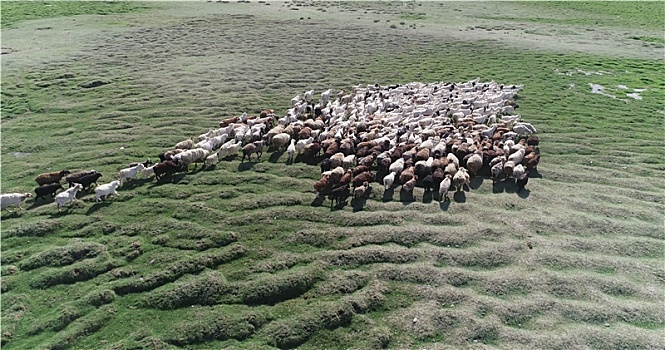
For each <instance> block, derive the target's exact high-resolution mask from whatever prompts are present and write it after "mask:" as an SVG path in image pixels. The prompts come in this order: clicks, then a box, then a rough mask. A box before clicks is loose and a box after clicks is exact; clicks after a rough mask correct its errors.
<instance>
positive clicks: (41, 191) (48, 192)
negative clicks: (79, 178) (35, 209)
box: [35, 182, 63, 202]
mask: <svg viewBox="0 0 665 350" xmlns="http://www.w3.org/2000/svg"><path fill="white" fill-rule="evenodd" d="M61 189H63V188H62V185H61V184H60V183H59V182H56V183H52V184H48V185H42V186H39V187H37V188H35V194H36V195H37V197H35V202H36V201H37V200H38V199H39V198H43V197H46V196H51V197H55V193H56V192H57V191H58V190H61Z"/></svg>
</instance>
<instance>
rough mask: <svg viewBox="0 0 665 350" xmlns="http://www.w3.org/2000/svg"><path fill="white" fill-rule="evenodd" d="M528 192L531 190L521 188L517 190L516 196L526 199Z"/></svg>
mask: <svg viewBox="0 0 665 350" xmlns="http://www.w3.org/2000/svg"><path fill="white" fill-rule="evenodd" d="M530 194H531V191H529V190H528V189H526V188H525V189H523V190H521V191H518V192H517V196H518V197H520V198H522V199H527V198H529V195H530Z"/></svg>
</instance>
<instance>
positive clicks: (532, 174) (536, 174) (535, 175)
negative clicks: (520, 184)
mask: <svg viewBox="0 0 665 350" xmlns="http://www.w3.org/2000/svg"><path fill="white" fill-rule="evenodd" d="M529 178H532V179H542V178H543V174H541V173H539V172H538V169H531V170H529Z"/></svg>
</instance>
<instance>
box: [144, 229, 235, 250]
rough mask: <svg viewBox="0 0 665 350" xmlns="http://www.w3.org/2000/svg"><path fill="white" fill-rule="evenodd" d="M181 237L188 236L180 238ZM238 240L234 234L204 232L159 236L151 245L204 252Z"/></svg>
mask: <svg viewBox="0 0 665 350" xmlns="http://www.w3.org/2000/svg"><path fill="white" fill-rule="evenodd" d="M182 236H190V237H191V238H190V237H188V238H181V237H182ZM237 240H238V235H237V233H235V232H205V233H203V234H198V235H182V234H181V235H176V236H175V237H174V236H173V235H171V234H165V235H160V236H157V237H155V238H153V239H152V243H153V244H158V245H161V246H163V247H170V248H176V249H182V250H197V251H204V250H208V249H212V248H219V247H224V246H227V245H229V244H231V243H233V242H235V241H237Z"/></svg>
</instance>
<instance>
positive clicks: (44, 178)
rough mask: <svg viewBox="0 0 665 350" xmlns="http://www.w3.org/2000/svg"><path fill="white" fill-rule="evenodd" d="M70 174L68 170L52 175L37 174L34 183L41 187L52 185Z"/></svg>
mask: <svg viewBox="0 0 665 350" xmlns="http://www.w3.org/2000/svg"><path fill="white" fill-rule="evenodd" d="M69 174H71V172H70V171H69V170H61V171H56V172H52V173H44V174H39V175H37V178H35V181H36V182H37V183H38V184H39V185H40V186H41V185H47V184H52V183H56V182H57V183H59V182H60V180H62V178H63V177H65V176H67V175H69Z"/></svg>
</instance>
